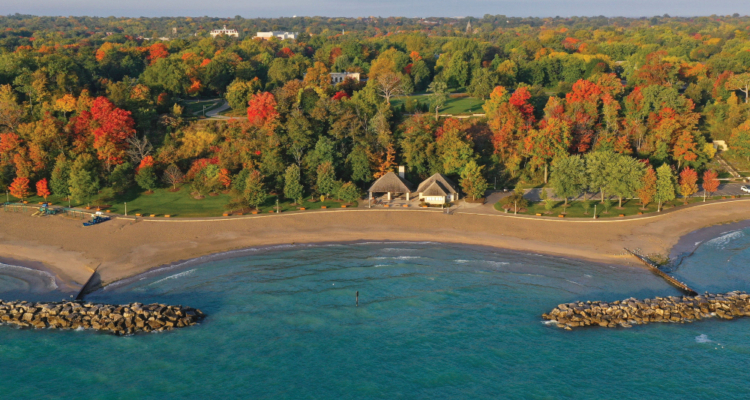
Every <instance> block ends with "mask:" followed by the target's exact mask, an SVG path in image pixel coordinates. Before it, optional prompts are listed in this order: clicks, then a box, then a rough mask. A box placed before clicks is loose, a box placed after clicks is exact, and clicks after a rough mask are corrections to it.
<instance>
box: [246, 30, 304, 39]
mask: <svg viewBox="0 0 750 400" xmlns="http://www.w3.org/2000/svg"><path fill="white" fill-rule="evenodd" d="M297 36H299V33H298V32H284V31H272V32H258V33H256V34H255V37H256V38H261V39H263V40H268V39H270V38H272V37H277V38H279V39H280V40H286V39H292V40H297Z"/></svg>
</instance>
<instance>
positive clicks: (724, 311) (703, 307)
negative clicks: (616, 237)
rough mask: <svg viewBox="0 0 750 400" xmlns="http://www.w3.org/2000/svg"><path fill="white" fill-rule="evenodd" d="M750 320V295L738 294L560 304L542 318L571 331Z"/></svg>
mask: <svg viewBox="0 0 750 400" xmlns="http://www.w3.org/2000/svg"><path fill="white" fill-rule="evenodd" d="M745 316H750V295H748V294H747V293H745V292H740V291H734V292H729V293H724V294H709V293H706V294H704V295H699V296H682V297H677V296H669V297H656V298H653V299H646V300H636V299H634V298H632V297H631V298H629V299H625V300H618V301H612V302H605V301H587V302H585V303H584V302H576V303H567V304H560V305H558V306H557V307H555V308H554V309H553V310H552V311H551V312H549V313H548V314H542V318H544V319H546V320H548V321H551V322H550V323H556V324H557V327H558V328H564V329H567V330H571V329H572V328H577V327H583V326H602V327H605V328H615V327H618V326H621V327H624V328H630V327H631V326H633V325H636V324H648V323H651V322H672V323H685V322H693V321H697V320H701V319H703V318H712V317H717V318H722V319H734V318H737V317H745Z"/></svg>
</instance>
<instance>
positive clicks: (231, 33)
mask: <svg viewBox="0 0 750 400" xmlns="http://www.w3.org/2000/svg"><path fill="white" fill-rule="evenodd" d="M221 35H226V36H234V37H240V34H239V33H238V32H237V30H236V29H227V26H226V25H224V28H222V29H214V30H212V31H211V37H212V38H215V37H217V36H221Z"/></svg>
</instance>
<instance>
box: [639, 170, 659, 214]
mask: <svg viewBox="0 0 750 400" xmlns="http://www.w3.org/2000/svg"><path fill="white" fill-rule="evenodd" d="M635 194H636V196H638V198H639V199H640V200H641V206H643V209H645V208H646V206H648V204H649V203H651V202H652V201H653V200H654V196H656V172H655V171H654V169H653V168H652V167H650V166H649V167H648V168H647V169H646V173H645V174H643V182H641V187H640V188H639V189H638V190H636V191H635Z"/></svg>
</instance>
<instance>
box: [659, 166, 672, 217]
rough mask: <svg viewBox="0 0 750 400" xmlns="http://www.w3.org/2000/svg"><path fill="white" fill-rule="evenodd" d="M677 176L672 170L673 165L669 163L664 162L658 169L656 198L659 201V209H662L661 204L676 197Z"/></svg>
mask: <svg viewBox="0 0 750 400" xmlns="http://www.w3.org/2000/svg"><path fill="white" fill-rule="evenodd" d="M675 184H676V181H675V177H674V173H673V172H672V167H670V166H669V165H667V164H663V165H662V166H661V167H659V168H657V170H656V196H654V197H655V200H656V201H657V202H659V207H658V208H659V211H661V205H662V203H664V202H667V201H672V200H674V199H675V197H676V196H675V190H674V189H675Z"/></svg>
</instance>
